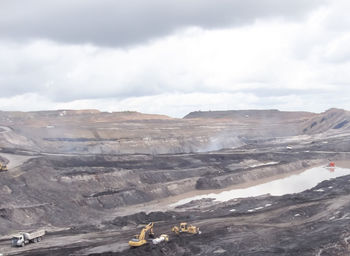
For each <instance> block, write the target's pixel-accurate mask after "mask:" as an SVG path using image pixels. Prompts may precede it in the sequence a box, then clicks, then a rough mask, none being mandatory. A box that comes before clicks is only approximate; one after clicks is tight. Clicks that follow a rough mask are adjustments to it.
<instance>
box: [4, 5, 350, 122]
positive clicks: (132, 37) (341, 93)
mask: <svg viewBox="0 0 350 256" xmlns="http://www.w3.org/2000/svg"><path fill="white" fill-rule="evenodd" d="M349 10H350V1H348V0H284V1H281V0H216V1H213V0H176V1H173V0H147V1H142V0H138V1H136V0H128V1H125V0H50V1H47V0H26V1H23V0H2V1H0V88H1V94H0V109H1V110H22V111H28V110H46V109H86V108H89V109H91V108H95V109H100V110H102V111H125V110H135V111H139V112H144V113H158V114H167V115H170V116H174V117H182V116H184V115H185V114H187V113H188V112H191V111H196V110H227V109H271V108H274V109H280V110H306V111H313V112H322V111H324V110H326V109H328V108H331V107H338V108H345V109H350V15H349V13H348V11H349Z"/></svg>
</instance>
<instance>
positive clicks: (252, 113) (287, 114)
mask: <svg viewBox="0 0 350 256" xmlns="http://www.w3.org/2000/svg"><path fill="white" fill-rule="evenodd" d="M316 115H317V114H315V113H310V112H301V111H294V112H292V111H279V110H277V109H269V110H227V111H195V112H191V113H189V114H188V115H186V116H185V117H184V119H190V118H227V119H242V118H243V119H246V118H258V119H270V118H272V119H276V118H277V119H278V118H280V119H299V118H312V117H314V116H316Z"/></svg>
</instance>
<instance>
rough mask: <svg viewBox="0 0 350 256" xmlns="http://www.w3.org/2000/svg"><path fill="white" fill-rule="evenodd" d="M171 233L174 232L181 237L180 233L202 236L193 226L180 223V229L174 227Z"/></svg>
mask: <svg viewBox="0 0 350 256" xmlns="http://www.w3.org/2000/svg"><path fill="white" fill-rule="evenodd" d="M171 231H173V232H174V233H175V234H176V235H179V234H180V233H189V234H201V231H199V228H198V227H196V226H192V225H190V224H188V223H186V222H182V223H180V227H178V226H174V227H173V228H172V229H171Z"/></svg>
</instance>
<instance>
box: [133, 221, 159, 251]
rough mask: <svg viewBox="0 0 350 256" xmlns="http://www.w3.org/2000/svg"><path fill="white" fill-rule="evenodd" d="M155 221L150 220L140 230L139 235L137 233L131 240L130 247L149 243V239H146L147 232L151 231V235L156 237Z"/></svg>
mask: <svg viewBox="0 0 350 256" xmlns="http://www.w3.org/2000/svg"><path fill="white" fill-rule="evenodd" d="M153 225H154V223H153V222H150V223H149V224H148V225H146V226H145V227H144V228H143V229H142V230H141V232H140V234H139V235H135V238H133V239H131V240H130V241H129V245H130V247H139V246H141V245H144V244H146V243H147V240H146V239H145V237H146V234H147V232H149V234H148V236H149V237H154V232H153Z"/></svg>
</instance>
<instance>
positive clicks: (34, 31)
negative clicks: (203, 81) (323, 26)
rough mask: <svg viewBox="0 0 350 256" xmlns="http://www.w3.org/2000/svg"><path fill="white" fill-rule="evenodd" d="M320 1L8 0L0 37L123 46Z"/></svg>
mask: <svg viewBox="0 0 350 256" xmlns="http://www.w3.org/2000/svg"><path fill="white" fill-rule="evenodd" d="M323 3H324V0H293V1H281V0H244V1H242V0H218V1H213V0H176V1H170V0H147V1H136V0H128V1H125V0H74V1H71V0H50V1H47V0H31V1H21V0H11V1H1V3H0V36H1V37H2V38H10V39H14V40H26V39H33V38H34V39H37V38H44V39H50V40H54V41H59V42H64V43H77V44H80V43H92V44H96V45H104V46H114V47H115V46H128V45H130V44H138V43H142V42H145V41H147V40H150V39H153V38H157V37H160V36H164V35H167V34H169V33H171V32H173V31H175V30H177V29H181V28H183V27H186V26H198V27H202V28H208V29H210V28H218V27H227V26H239V25H244V24H249V23H252V22H254V21H255V20H256V19H260V18H269V17H281V18H286V19H298V18H300V17H303V16H304V15H305V14H307V13H308V12H309V11H310V10H313V9H314V8H316V7H318V6H319V5H321V4H323Z"/></svg>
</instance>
